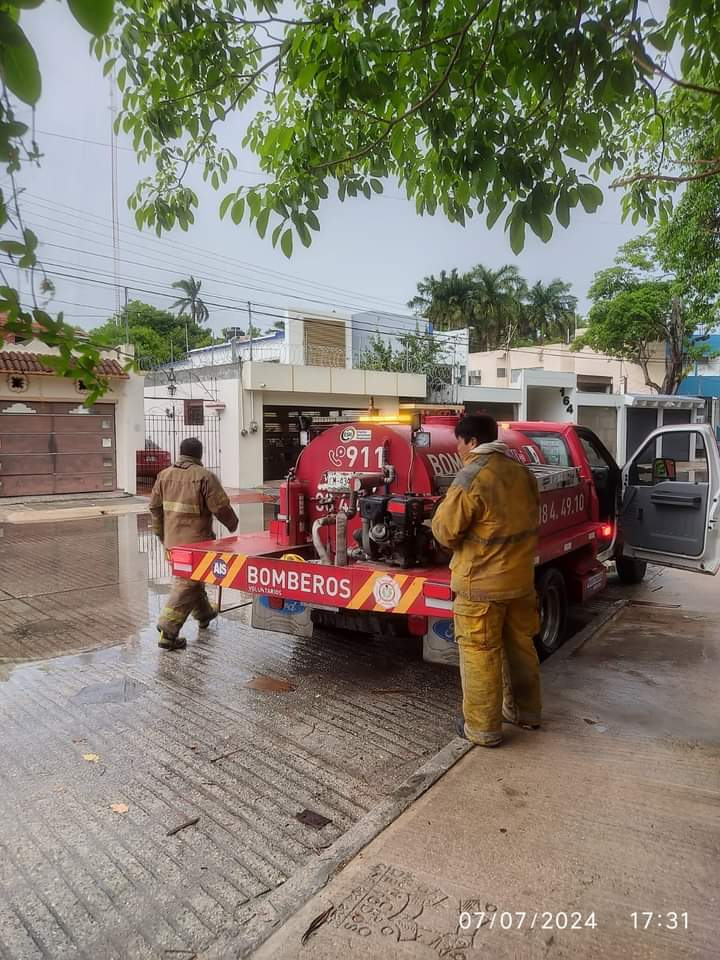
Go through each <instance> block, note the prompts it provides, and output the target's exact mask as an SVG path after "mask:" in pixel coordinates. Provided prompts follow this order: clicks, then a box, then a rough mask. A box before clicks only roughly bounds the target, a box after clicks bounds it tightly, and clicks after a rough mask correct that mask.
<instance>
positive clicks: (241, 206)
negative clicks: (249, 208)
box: [230, 197, 245, 225]
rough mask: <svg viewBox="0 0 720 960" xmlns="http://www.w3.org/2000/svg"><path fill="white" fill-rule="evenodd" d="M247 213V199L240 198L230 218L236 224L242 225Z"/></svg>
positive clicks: (233, 206)
mask: <svg viewBox="0 0 720 960" xmlns="http://www.w3.org/2000/svg"><path fill="white" fill-rule="evenodd" d="M244 213H245V199H244V198H243V197H238V199H237V200H236V201H235V203H234V204H233V205H232V210H231V211H230V217H231V218H232V222H233V223H234V224H236V225H237V224H238V223H240V221H241V220H242V218H243V214H244Z"/></svg>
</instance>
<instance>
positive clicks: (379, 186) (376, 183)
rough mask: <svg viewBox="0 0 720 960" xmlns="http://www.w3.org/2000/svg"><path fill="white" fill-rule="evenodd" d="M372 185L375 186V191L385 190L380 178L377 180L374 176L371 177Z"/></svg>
mask: <svg viewBox="0 0 720 960" xmlns="http://www.w3.org/2000/svg"><path fill="white" fill-rule="evenodd" d="M370 186H371V187H372V188H373V190H374V191H375V193H382V192H383V185H382V183H380V181H379V180H376V179H375V178H374V177H371V178H370Z"/></svg>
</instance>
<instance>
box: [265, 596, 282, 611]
mask: <svg viewBox="0 0 720 960" xmlns="http://www.w3.org/2000/svg"><path fill="white" fill-rule="evenodd" d="M268 605H269V606H270V609H271V610H282V608H283V607H284V606H285V601H284V600H283V598H282V597H268Z"/></svg>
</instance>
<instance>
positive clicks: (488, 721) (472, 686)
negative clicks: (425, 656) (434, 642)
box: [453, 593, 541, 746]
mask: <svg viewBox="0 0 720 960" xmlns="http://www.w3.org/2000/svg"><path fill="white" fill-rule="evenodd" d="M453 615H454V621H455V639H456V640H457V644H458V649H459V653H460V678H461V680H462V690H463V715H464V717H465V735H466V736H467V737H468V739H469V740H472V741H473V743H478V744H482V745H484V746H495V745H497V744H498V743H500V742H501V741H502V718H503V712H504V713H505V716H506V719H508V720H511V721H512V722H515V723H528V724H535V723H540V710H541V703H540V664H539V662H538V656H537V652H536V650H535V645H534V643H533V638H534V637H535V635H536V634H537V632H538V629H539V627H540V619H539V616H538V610H537V598H536V596H535V594H534V593H532V594H529V595H528V596H525V597H518V598H517V599H514V600H491V601H486V602H480V601H474V600H466V599H465V598H464V597H456V598H455V603H454V606H453ZM504 667H505V673H506V677H505V683H504V684H503V672H504V670H503V668H504ZM503 687H505V689H503Z"/></svg>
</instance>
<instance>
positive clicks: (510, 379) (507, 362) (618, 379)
mask: <svg viewBox="0 0 720 960" xmlns="http://www.w3.org/2000/svg"><path fill="white" fill-rule="evenodd" d="M664 369H665V360H664V347H663V345H662V344H657V346H656V347H655V348H654V351H653V360H652V361H651V363H650V365H649V369H648V372H649V374H650V379H651V380H653V381H654V382H655V383H662V381H663V376H664ZM523 370H537V371H545V372H547V373H567V374H574V375H575V377H576V386H577V389H578V390H581V391H582V392H584V393H616V394H621V393H626V394H647V393H654V392H655V391H653V390H652V389H651V388H650V387H648V386H647V385H646V383H645V375H644V374H643V372H642V369H641V368H640V367H639V366H638V365H637V364H635V363H628V361H626V360H610V359H608V358H607V357H605V356H603V355H602V354H599V353H596V352H595V351H594V350H590V349H589V348H588V347H586V348H585V349H584V350H578V351H577V352H575V351H573V350H571V349H570V346H569V344H565V343H550V344H545V345H544V346H542V347H517V348H515V349H512V350H492V351H489V352H487V353H471V354H470V355H469V357H468V385H469V386H474V387H515V386H517V385H518V383H519V382H520V375H521V373H522V371H523Z"/></svg>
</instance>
